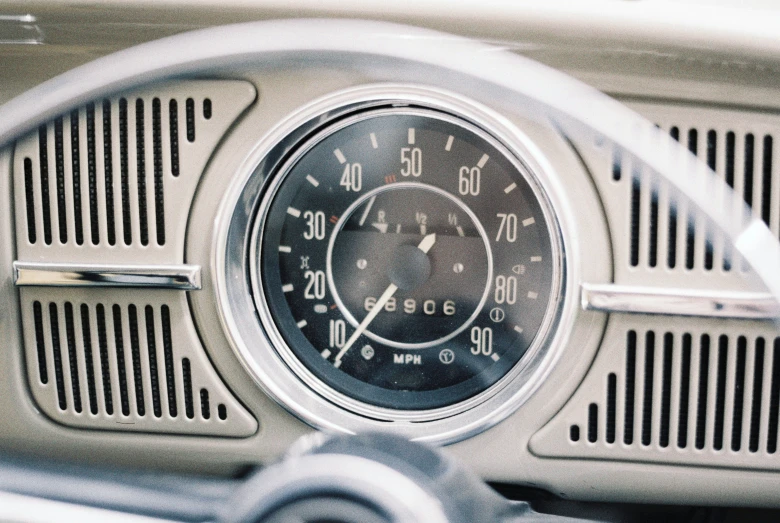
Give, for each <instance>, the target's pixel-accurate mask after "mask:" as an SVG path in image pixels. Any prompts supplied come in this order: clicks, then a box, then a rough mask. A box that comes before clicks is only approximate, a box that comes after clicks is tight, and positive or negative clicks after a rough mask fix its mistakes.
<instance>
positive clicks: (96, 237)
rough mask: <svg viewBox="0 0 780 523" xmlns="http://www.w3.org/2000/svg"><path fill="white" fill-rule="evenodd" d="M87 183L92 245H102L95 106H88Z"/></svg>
mask: <svg viewBox="0 0 780 523" xmlns="http://www.w3.org/2000/svg"><path fill="white" fill-rule="evenodd" d="M87 183H88V185H89V231H90V237H91V239H92V245H97V244H99V243H100V224H99V223H98V198H97V164H96V159H95V104H93V103H91V104H89V105H87Z"/></svg>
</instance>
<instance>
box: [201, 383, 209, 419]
mask: <svg viewBox="0 0 780 523" xmlns="http://www.w3.org/2000/svg"><path fill="white" fill-rule="evenodd" d="M200 414H201V416H203V419H209V418H210V417H211V407H210V406H209V391H207V390H206V389H200Z"/></svg>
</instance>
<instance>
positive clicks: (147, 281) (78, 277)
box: [14, 261, 201, 291]
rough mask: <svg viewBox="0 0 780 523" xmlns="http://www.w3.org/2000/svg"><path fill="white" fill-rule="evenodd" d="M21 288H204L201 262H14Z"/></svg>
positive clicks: (183, 289)
mask: <svg viewBox="0 0 780 523" xmlns="http://www.w3.org/2000/svg"><path fill="white" fill-rule="evenodd" d="M14 283H15V284H16V285H17V286H19V287H29V286H34V287H145V288H154V289H175V290H180V291H195V290H200V289H201V282H200V266H197V265H92V264H89V265H87V264H70V263H40V262H21V261H15V262H14Z"/></svg>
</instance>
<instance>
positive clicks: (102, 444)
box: [0, 2, 780, 509]
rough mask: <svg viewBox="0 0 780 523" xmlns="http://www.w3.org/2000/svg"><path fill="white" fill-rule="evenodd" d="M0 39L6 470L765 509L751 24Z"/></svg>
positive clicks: (520, 17) (566, 21) (455, 15)
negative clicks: (423, 461)
mask: <svg viewBox="0 0 780 523" xmlns="http://www.w3.org/2000/svg"><path fill="white" fill-rule="evenodd" d="M0 6H2V9H1V10H0V15H2V16H0V63H3V64H5V67H4V69H5V70H7V71H12V73H13V74H10V75H7V77H8V78H7V79H6V78H5V77H4V78H3V79H2V80H0V102H3V103H4V105H2V106H0V196H2V198H3V199H4V201H5V202H6V203H7V205H6V204H4V205H2V206H0V227H2V228H1V229H0V242H1V243H2V246H3V248H2V254H1V255H0V256H1V257H2V259H0V296H2V298H3V303H4V305H3V308H2V313H0V327H1V328H2V329H1V330H2V332H3V336H4V337H5V338H6V343H5V346H6V347H7V349H8V350H5V351H3V353H2V354H1V355H0V357H2V365H0V376H2V380H3V381H4V382H5V383H7V384H9V386H8V392H7V393H6V394H5V395H4V396H3V397H2V398H0V414H2V416H0V417H2V419H4V420H5V421H4V422H3V423H0V449H1V450H3V451H4V452H7V453H9V454H13V455H17V454H18V455H23V456H27V457H29V458H32V459H34V460H55V461H65V462H78V463H82V464H89V465H90V466H102V467H121V468H131V469H141V470H153V471H157V472H159V473H163V472H164V473H186V474H190V475H193V474H195V475H208V476H211V477H220V478H235V477H237V476H238V475H240V474H241V471H243V470H246V468H247V467H249V466H258V465H259V466H263V465H269V464H271V463H273V462H275V461H277V460H278V459H279V458H280V457H281V456H282V455H283V454H284V452H285V450H286V449H287V448H288V447H289V446H290V445H293V444H294V442H295V441H296V440H298V439H299V438H300V437H302V436H306V435H309V436H310V435H311V434H312V433H315V432H317V431H322V432H325V433H342V434H355V433H358V434H361V433H366V432H380V433H390V434H394V435H398V436H402V437H404V438H409V439H412V440H415V441H420V442H424V443H427V444H431V445H436V446H443V447H444V449H445V451H446V452H447V453H449V454H450V455H452V456H454V457H455V458H457V459H459V460H460V461H461V462H462V463H463V464H464V465H465V466H466V467H467V468H468V469H469V470H471V471H472V472H474V473H476V474H478V475H479V476H480V477H481V478H482V479H484V480H486V481H488V482H491V483H493V484H495V485H501V487H500V488H503V489H504V490H505V491H507V492H510V491H513V490H512V489H527V490H522V492H526V493H527V492H531V491H533V492H546V493H548V495H552V496H554V497H555V498H556V499H560V500H572V501H588V502H594V503H596V502H598V503H604V504H607V505H605V506H616V505H613V504H617V503H633V504H659V505H682V506H712V505H714V506H743V507H766V508H772V509H775V508H778V507H777V504H778V502H777V497H776V491H777V487H778V477H779V476H778V475H777V471H778V469H779V467H780V465H779V464H778V463H777V459H778V458H777V444H778V437H779V434H778V428H779V427H780V421H779V420H780V333H779V332H778V329H777V326H776V324H775V322H774V319H775V318H776V317H777V316H778V307H777V301H776V300H775V298H774V296H775V295H776V294H777V291H778V287H777V285H776V282H775V281H774V280H775V279H776V272H777V271H776V268H777V264H778V263H780V258H777V253H778V252H780V243H778V236H779V235H780V170H779V169H778V168H777V165H778V158H779V157H780V155H779V154H778V151H777V147H778V137H777V136H776V135H777V132H778V129H780V119H778V116H777V110H778V107H780V106H778V104H777V99H778V98H777V89H776V87H775V83H776V77H777V72H776V62H777V56H778V55H777V52H776V47H777V41H776V40H777V39H776V37H775V36H774V33H773V31H772V30H771V28H772V27H773V24H772V22H773V21H777V20H778V15H777V13H776V10H775V9H773V8H766V7H756V8H755V9H754V10H750V9H746V8H737V7H733V6H729V5H725V6H711V5H700V4H697V3H684V4H682V5H669V4H666V3H663V2H594V3H592V4H587V5H583V6H563V5H559V4H556V3H553V4H551V5H550V6H545V7H543V6H534V5H531V4H526V3H519V4H517V5H514V4H513V5H509V4H505V3H502V2H496V3H495V4H490V6H489V7H491V9H486V10H481V9H477V6H475V5H472V4H468V3H464V4H458V5H457V6H453V7H452V11H451V12H450V13H447V14H444V11H443V9H445V8H444V7H443V6H442V5H440V4H439V3H437V2H423V3H421V4H420V5H419V6H415V7H410V8H409V11H408V12H406V11H403V10H402V9H400V8H397V7H392V8H389V10H387V11H382V10H379V9H378V8H377V9H376V10H374V7H376V6H373V5H369V4H359V5H358V4H349V3H347V4H337V3H334V4H333V5H331V4H327V5H313V4H312V5H310V4H307V3H305V2H303V3H301V4H300V6H298V7H297V8H296V7H295V6H287V5H284V6H283V5H281V4H278V5H277V4H275V3H273V2H269V3H263V4H258V5H254V4H251V5H249V4H247V5H244V4H238V3H236V4H235V5H229V6H226V7H225V8H220V9H217V8H215V7H211V6H209V5H207V4H206V3H203V4H200V3H199V4H198V5H196V6H193V7H192V8H191V9H187V10H184V9H179V8H180V7H181V6H177V5H176V4H175V3H163V4H161V5H159V6H154V7H151V6H142V5H141V4H136V3H133V2H127V3H119V8H117V9H116V10H113V11H112V10H111V9H106V8H103V7H102V6H93V7H91V8H88V7H86V6H81V7H74V6H71V5H69V4H68V3H66V2H64V3H57V2H52V3H45V2H42V3H40V4H36V3H34V4H30V5H25V6H24V7H23V8H22V7H20V6H18V5H16V4H5V5H3V4H0ZM705 15H706V16H705ZM313 16H317V17H318V18H313ZM249 20H257V21H251V22H250V21H249ZM387 20H390V21H394V22H397V21H401V22H407V23H410V24H412V25H414V26H418V27H412V26H409V25H399V24H395V23H388V22H387ZM238 21H242V22H245V23H241V24H235V25H221V23H223V22H224V23H227V22H238ZM735 21H737V22H739V23H735ZM672 22H673V23H672ZM675 24H677V25H675ZM212 26H213V27H212ZM423 27H425V28H423ZM191 29H198V30H196V31H189V30H191ZM440 30H441V31H446V33H444V32H439V31H440ZM179 33H181V34H179ZM170 35H172V36H170ZM455 35H458V36H455ZM160 37H165V38H163V39H161V40H158V41H155V39H156V38H160ZM464 37H467V38H464ZM143 42H146V43H143ZM136 44H141V45H137V46H135V45H136ZM133 46H135V47H133ZM113 51H118V52H117V53H115V54H110V53H111V52H113ZM93 59H95V61H92V60H93ZM82 64H84V65H82ZM542 64H545V65H542ZM60 73H62V74H61V76H56V77H55V75H58V74H60ZM52 77H55V78H53V79H50V78H52ZM575 77H576V78H577V79H575ZM44 80H48V81H47V82H44V83H42V84H40V85H38V86H37V87H36V85H37V84H39V83H41V82H43V81H44ZM604 93H606V95H609V97H608V96H606V95H605V94H604ZM640 115H641V117H640ZM705 171H706V172H705ZM773 293H774V294H773Z"/></svg>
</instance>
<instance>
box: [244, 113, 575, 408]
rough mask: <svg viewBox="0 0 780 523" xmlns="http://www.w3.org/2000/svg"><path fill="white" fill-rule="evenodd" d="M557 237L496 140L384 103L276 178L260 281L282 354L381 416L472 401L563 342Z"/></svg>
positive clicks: (346, 123)
mask: <svg viewBox="0 0 780 523" xmlns="http://www.w3.org/2000/svg"><path fill="white" fill-rule="evenodd" d="M555 231H556V228H555V224H554V218H553V215H552V213H551V211H550V209H549V206H548V204H547V203H546V200H545V199H544V195H543V194H542V193H541V192H540V190H539V188H538V186H537V184H536V183H535V181H534V177H533V175H532V173H530V172H529V170H528V168H527V167H526V166H525V164H524V163H523V162H522V161H521V159H519V158H517V157H516V156H515V155H513V154H512V153H511V152H510V151H509V150H508V149H507V148H506V147H505V146H504V145H503V144H502V143H501V142H500V141H499V140H497V139H496V138H494V137H493V136H491V134H490V133H488V132H487V131H485V130H484V129H482V128H480V127H479V126H478V125H476V124H475V123H473V122H471V121H468V120H466V119H464V118H462V117H459V116H458V115H455V114H451V113H447V112H443V111H441V110H437V109H433V108H428V107H420V106H415V105H412V104H409V105H401V104H392V105H387V106H379V107H370V108H365V109H364V110H361V111H355V112H353V113H351V114H348V115H345V116H343V117H341V118H340V119H339V120H337V121H333V122H330V123H328V124H327V125H325V126H324V128H320V129H319V130H318V131H317V132H315V133H313V134H312V135H310V136H309V138H308V139H307V140H305V141H304V142H303V143H302V144H301V145H299V146H298V147H297V148H296V149H295V150H294V152H293V153H292V154H291V155H290V156H289V157H288V159H287V160H286V161H285V162H284V164H283V165H282V166H281V167H280V168H279V169H278V171H277V172H276V173H274V174H272V177H271V178H270V179H269V180H268V181H267V182H266V185H265V189H264V193H263V197H262V200H261V202H260V204H259V206H258V209H257V214H256V218H255V226H254V231H253V235H252V237H251V239H250V245H251V249H250V251H251V254H250V256H251V262H252V263H251V264H250V268H249V271H250V273H251V274H250V275H249V277H250V279H251V281H252V285H253V294H254V299H255V306H256V308H257V311H258V313H259V317H260V319H261V322H262V324H263V326H264V328H265V330H266V332H268V333H269V334H270V337H271V338H272V339H273V340H275V343H274V345H275V350H276V351H277V352H278V354H279V355H280V356H281V357H282V358H283V359H284V360H285V361H286V362H287V363H288V365H289V367H290V368H291V369H293V371H294V372H295V373H296V375H297V376H298V378H299V379H300V380H302V382H303V383H304V384H305V385H307V386H308V387H310V388H311V389H312V390H314V391H317V392H318V393H319V394H321V395H323V396H325V397H326V398H327V399H328V400H329V401H331V402H333V403H335V404H337V405H341V406H344V407H346V408H348V409H350V408H353V407H355V406H356V405H357V406H359V407H360V409H359V410H361V411H362V412H367V413H368V414H370V415H375V416H376V417H378V418H382V417H384V416H386V414H387V412H389V411H406V412H417V411H424V412H428V411H435V410H437V409H442V408H445V407H452V406H462V408H468V406H469V405H470V404H471V403H470V402H473V401H474V398H478V397H481V396H483V395H485V394H487V393H489V391H490V390H492V389H493V388H495V387H496V386H498V385H497V384H499V383H500V382H502V381H503V380H504V379H505V378H506V376H507V375H508V374H509V373H510V371H511V370H512V369H514V368H516V367H517V366H518V364H519V363H520V362H522V361H523V360H524V357H525V356H526V355H527V354H528V353H529V352H532V351H533V349H534V347H536V346H537V345H539V344H540V343H542V342H543V340H544V338H545V337H546V336H547V334H548V332H547V331H548V330H549V327H550V324H551V317H552V316H553V315H554V314H555V309H556V304H557V303H558V299H559V296H558V294H559V290H558V289H559V288H560V283H561V282H560V280H561V278H562V274H561V271H560V270H559V261H560V248H559V247H558V243H557V239H556V232H555ZM391 417H392V416H391Z"/></svg>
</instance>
